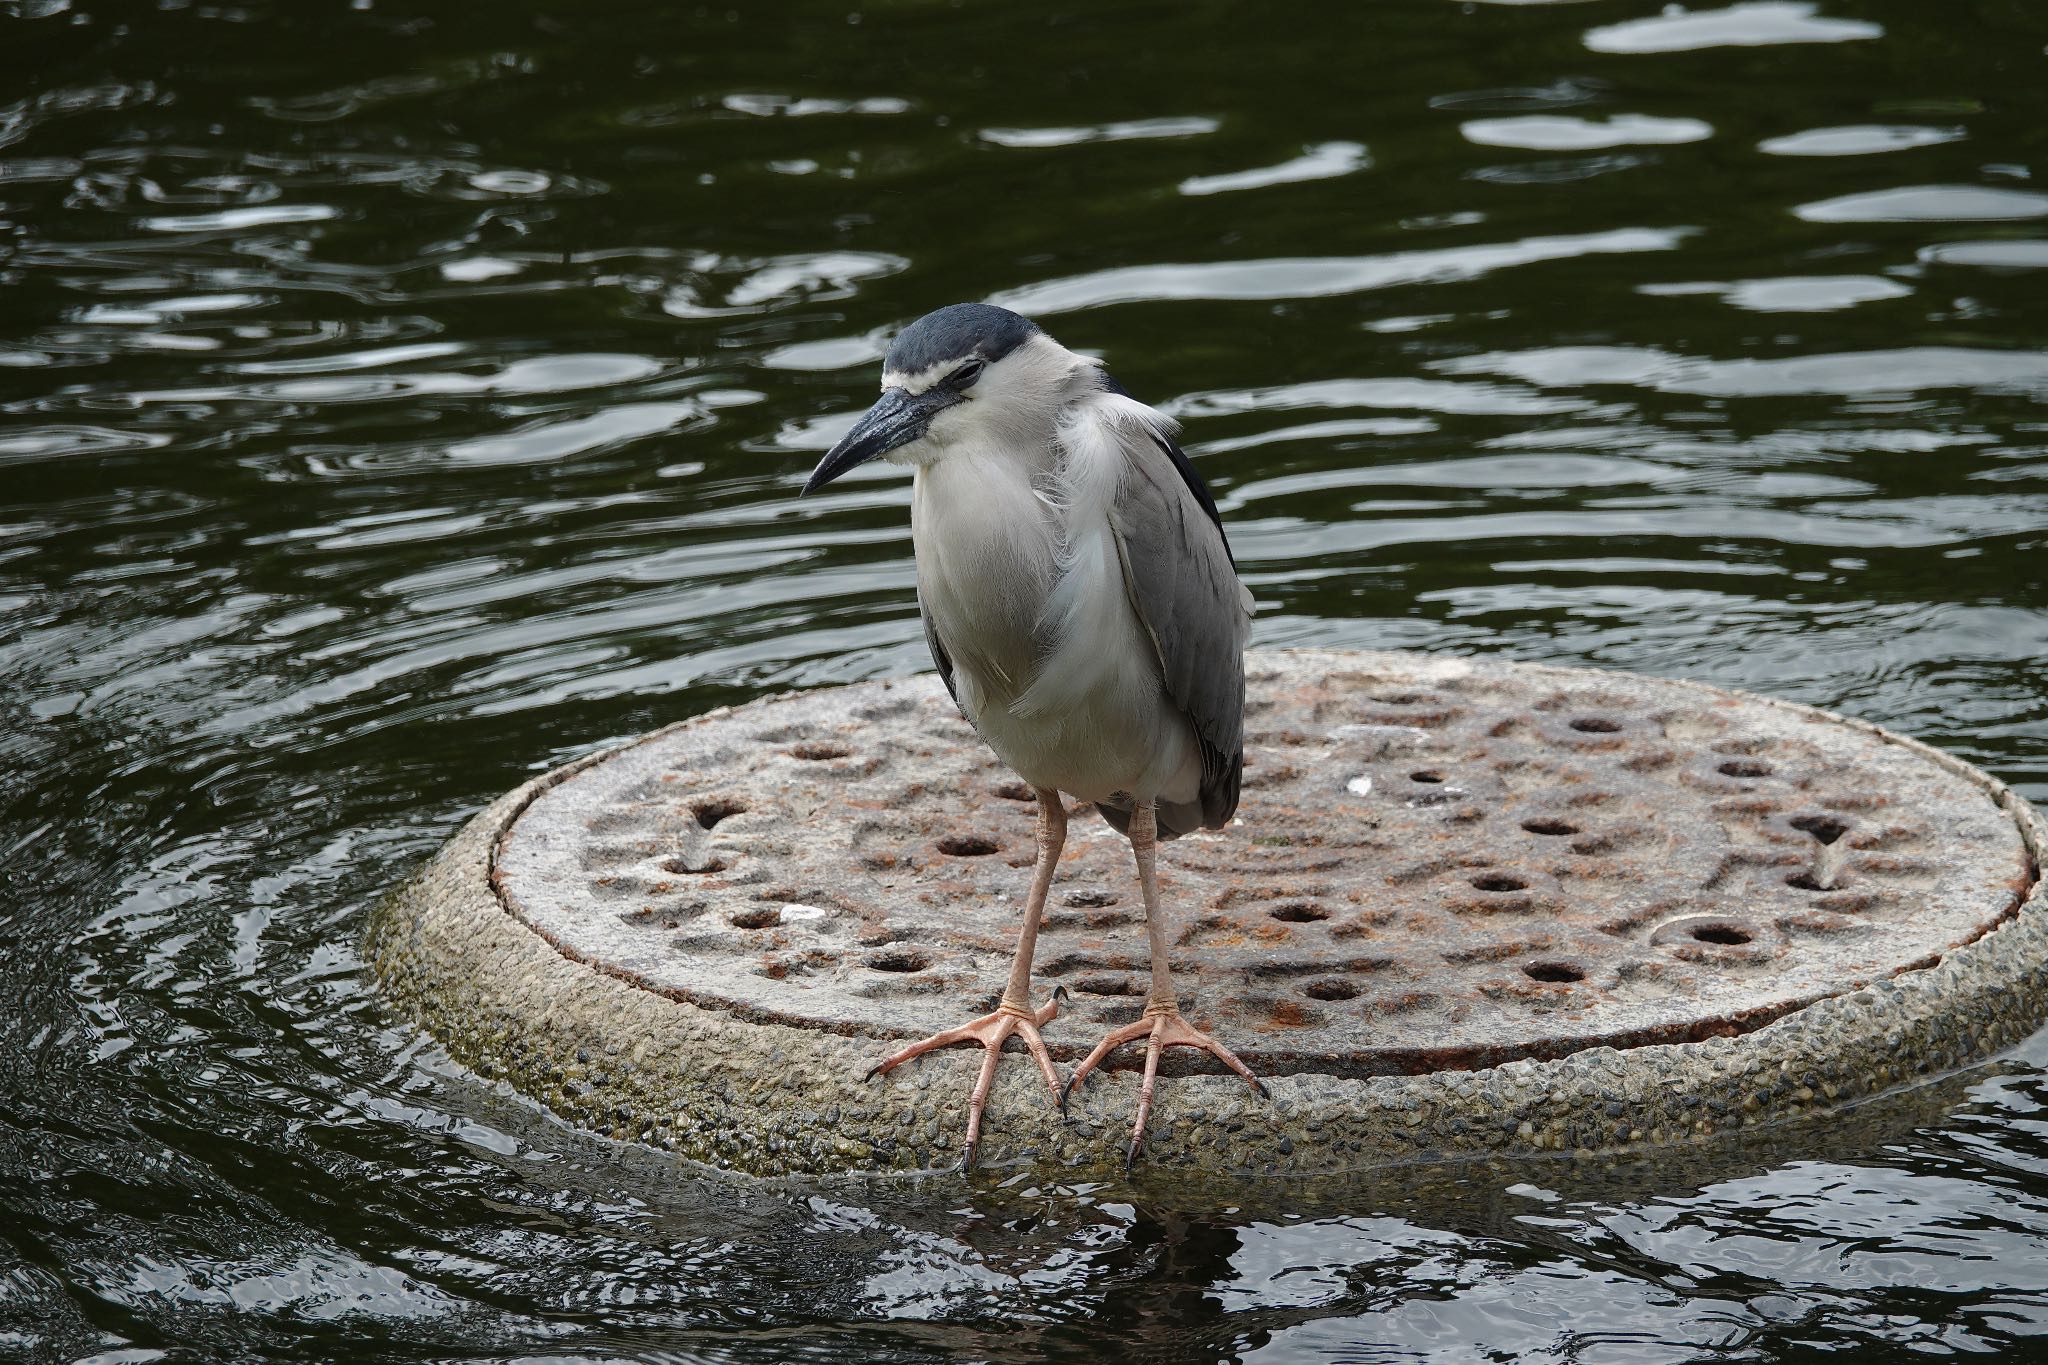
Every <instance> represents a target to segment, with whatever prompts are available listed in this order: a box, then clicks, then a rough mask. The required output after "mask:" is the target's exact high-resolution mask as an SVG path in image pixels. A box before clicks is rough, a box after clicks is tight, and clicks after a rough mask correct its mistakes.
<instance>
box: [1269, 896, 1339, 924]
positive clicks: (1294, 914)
mask: <svg viewBox="0 0 2048 1365" xmlns="http://www.w3.org/2000/svg"><path fill="white" fill-rule="evenodd" d="M1329 917H1330V912H1329V911H1327V910H1325V909H1323V907H1322V906H1320V905H1310V904H1309V903H1308V902H1307V901H1290V902H1288V903H1287V904H1286V905H1282V906H1279V907H1277V908H1276V909H1275V910H1274V911H1273V918H1274V919H1277V920H1285V921H1287V923H1289V924H1313V923H1315V922H1316V921H1317V920H1319V919H1328V918H1329Z"/></svg>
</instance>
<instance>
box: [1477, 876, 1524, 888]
mask: <svg viewBox="0 0 2048 1365" xmlns="http://www.w3.org/2000/svg"><path fill="white" fill-rule="evenodd" d="M1472 885H1473V887H1474V888H1476V889H1477V890H1480V891H1526V890H1528V889H1529V883H1527V882H1525V881H1523V880H1522V879H1521V878H1520V877H1508V876H1503V875H1501V874H1499V873H1493V874H1491V875H1488V876H1485V877H1474V878H1473V879H1472Z"/></svg>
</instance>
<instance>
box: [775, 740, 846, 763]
mask: <svg viewBox="0 0 2048 1365" xmlns="http://www.w3.org/2000/svg"><path fill="white" fill-rule="evenodd" d="M852 752H853V750H851V749H849V748H847V747H846V746H845V745H844V744H792V745H790V746H789V756H790V757H791V758H802V759H808V760H810V761H811V762H813V763H819V762H823V761H824V760H825V759H828V758H845V757H846V756H847V755H848V754H850V753H852Z"/></svg>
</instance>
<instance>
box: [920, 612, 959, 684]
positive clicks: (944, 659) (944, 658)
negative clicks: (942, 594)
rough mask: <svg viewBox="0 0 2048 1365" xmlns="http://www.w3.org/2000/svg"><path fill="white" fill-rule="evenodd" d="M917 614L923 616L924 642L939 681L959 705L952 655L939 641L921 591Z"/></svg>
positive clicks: (930, 613) (935, 627) (937, 632)
mask: <svg viewBox="0 0 2048 1365" xmlns="http://www.w3.org/2000/svg"><path fill="white" fill-rule="evenodd" d="M917 614H918V615H919V616H921V617H923V618H924V642H925V645H926V646H927V647H928V648H930V650H931V652H932V663H933V664H935V665H937V667H938V670H939V681H940V682H942V683H944V684H945V685H946V691H948V692H949V693H951V694H952V696H953V704H954V705H955V706H958V705H960V688H959V685H958V684H956V683H955V682H954V681H953V656H952V655H950V654H948V653H947V652H946V647H945V646H944V645H942V644H940V643H939V628H938V627H937V626H936V625H934V624H932V612H931V608H930V607H927V606H926V605H925V604H924V596H923V594H921V593H920V594H919V595H918V599H917Z"/></svg>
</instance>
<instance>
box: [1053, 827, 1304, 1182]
mask: <svg viewBox="0 0 2048 1365" xmlns="http://www.w3.org/2000/svg"><path fill="white" fill-rule="evenodd" d="M1157 821H1158V816H1157V813H1156V812H1155V811H1154V809H1153V806H1152V803H1151V802H1149V801H1142V802H1139V803H1138V807H1137V809H1136V810H1134V811H1133V812H1132V813H1131V852H1132V854H1133V855H1134V856H1135V857H1136V858H1137V861H1138V884H1139V887H1140V889H1141V890H1142V891H1143V892H1144V897H1145V934H1146V937H1147V938H1148V939H1149V940H1150V941H1151V947H1152V989H1151V991H1150V992H1149V993H1148V994H1147V995H1146V997H1145V1013H1144V1015H1143V1016H1142V1017H1141V1018H1139V1019H1138V1021H1137V1022H1136V1023H1131V1024H1125V1025H1124V1026H1123V1027H1122V1028H1118V1029H1112V1030H1111V1031H1110V1032H1109V1034H1108V1035H1107V1036H1106V1037H1104V1038H1103V1040H1102V1041H1101V1042H1099V1043H1097V1044H1096V1045H1095V1050H1094V1051H1093V1052H1090V1053H1089V1054H1088V1055H1087V1057H1086V1058H1084V1059H1083V1060H1082V1062H1081V1064H1080V1065H1079V1066H1077V1067H1075V1068H1074V1074H1073V1076H1072V1077H1071V1078H1070V1079H1069V1080H1068V1081H1067V1089H1066V1095H1063V1096H1062V1097H1061V1100H1060V1106H1061V1108H1065V1107H1066V1099H1067V1097H1068V1096H1071V1095H1072V1094H1073V1093H1074V1087H1075V1086H1077V1085H1079V1084H1080V1083H1081V1081H1082V1078H1083V1077H1085V1076H1087V1075H1088V1073H1089V1072H1091V1071H1093V1070H1095V1069H1096V1068H1097V1067H1098V1066H1100V1065H1101V1064H1102V1061H1103V1059H1104V1058H1105V1057H1107V1056H1109V1054H1110V1053H1112V1052H1114V1051H1116V1049H1118V1048H1120V1047H1122V1046H1123V1045H1124V1044H1125V1043H1129V1042H1133V1041H1135V1040H1137V1039H1139V1038H1144V1039H1147V1042H1146V1044H1145V1076H1144V1079H1143V1080H1142V1081H1140V1082H1139V1084H1138V1118H1137V1122H1135V1123H1133V1124H1132V1125H1131V1145H1130V1147H1129V1149H1128V1150H1127V1151H1126V1152H1125V1153H1124V1169H1125V1170H1129V1169H1130V1168H1131V1163H1133V1162H1134V1161H1136V1160H1137V1159H1138V1152H1139V1151H1140V1150H1141V1149H1142V1148H1143V1147H1144V1145H1145V1121H1146V1120H1147V1119H1149V1118H1151V1116H1152V1091H1153V1087H1154V1085H1155V1084H1156V1082H1157V1081H1158V1078H1159V1054H1160V1053H1162V1052H1164V1051H1165V1050H1166V1049H1167V1048H1170V1047H1192V1048H1199V1049H1201V1050H1202V1051H1203V1052H1206V1053H1208V1054H1209V1055H1211V1056H1212V1057H1215V1058H1216V1059H1217V1060H1218V1061H1220V1062H1222V1063H1223V1064H1224V1065H1225V1066H1227V1067H1229V1068H1230V1069H1231V1070H1232V1071H1235V1072H1236V1073H1237V1074H1238V1075H1240V1076H1242V1077H1244V1078H1245V1079H1246V1080H1247V1081H1249V1082H1251V1086H1252V1089H1254V1090H1256V1091H1258V1092H1259V1095H1260V1096H1261V1097H1262V1098H1270V1097H1269V1096H1268V1095H1267V1091H1266V1087H1265V1084H1264V1083H1263V1082H1261V1081H1260V1080H1259V1078H1258V1077H1257V1076H1254V1075H1253V1074H1252V1071H1251V1068H1250V1067H1248V1066H1246V1065H1245V1064H1244V1063H1243V1062H1241V1061H1239V1060H1238V1059H1237V1054H1235V1053H1233V1052H1232V1051H1231V1050H1230V1049H1229V1048H1227V1047H1225V1046H1223V1044H1221V1043H1219V1042H1217V1041H1216V1040H1215V1039H1214V1038H1211V1037H1210V1036H1209V1035H1208V1034H1206V1033H1204V1032H1202V1031H1201V1030H1200V1029H1198V1028H1196V1027H1195V1026H1194V1025H1192V1024H1190V1023H1188V1022H1187V1020H1185V1019H1183V1018H1181V1014H1180V1002H1179V1000H1178V999H1177V998H1176V997H1175V995H1174V990H1173V971H1172V968H1171V967H1169V966H1168V964H1167V961H1166V921H1165V918H1164V916H1163V915H1161V913H1160V910H1159V870H1158V846H1159V835H1158V823H1157Z"/></svg>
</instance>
